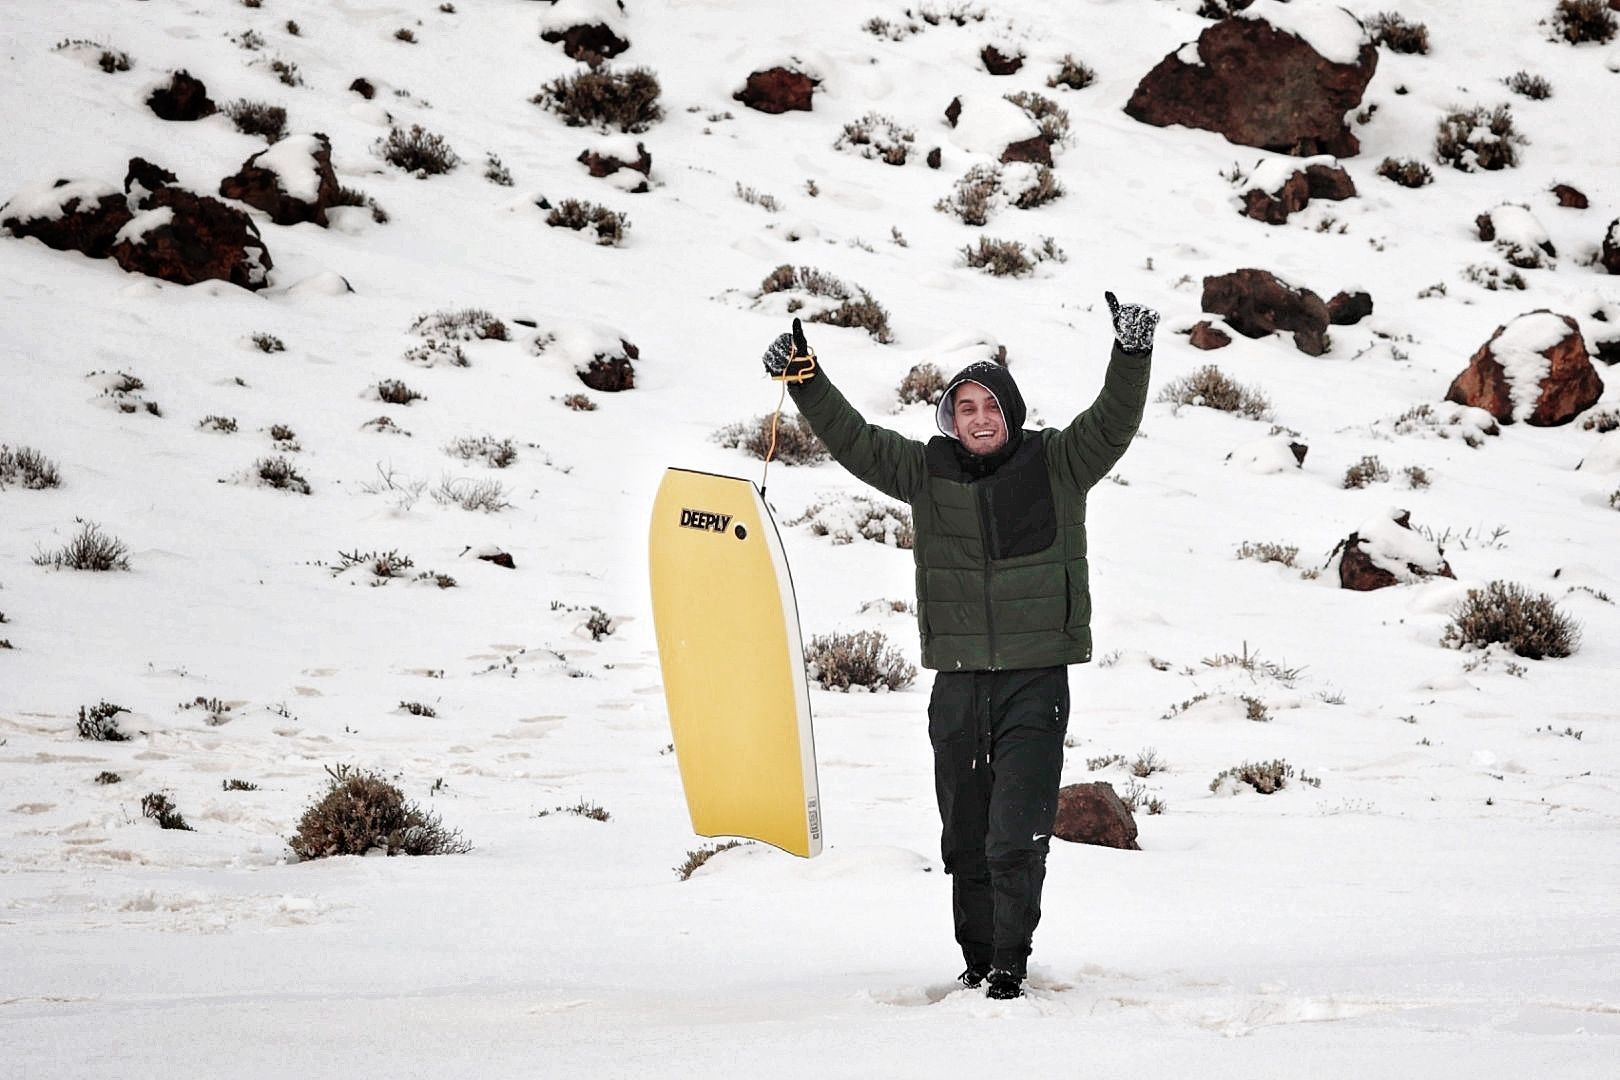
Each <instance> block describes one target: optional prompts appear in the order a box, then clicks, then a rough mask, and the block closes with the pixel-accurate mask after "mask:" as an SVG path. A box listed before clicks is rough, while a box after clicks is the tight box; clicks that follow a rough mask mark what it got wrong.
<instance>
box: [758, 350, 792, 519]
mask: <svg viewBox="0 0 1620 1080" xmlns="http://www.w3.org/2000/svg"><path fill="white" fill-rule="evenodd" d="M785 401H787V380H786V379H784V380H782V394H781V396H780V397H778V398H777V399H776V411H775V412H773V413H771V445H770V448H769V449H768V450H766V451H765V468H764V469H763V470H762V471H761V472H760V474H759V497H760V498H762V499H763V498H764V497H765V478H766V477H768V476H770V475H771V458H773V457H775V456H776V425H777V424H778V423H779V422H780V421H781V419H782V404H783V402H785Z"/></svg>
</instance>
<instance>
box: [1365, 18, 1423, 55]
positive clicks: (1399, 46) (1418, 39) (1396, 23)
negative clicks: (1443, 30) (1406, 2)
mask: <svg viewBox="0 0 1620 1080" xmlns="http://www.w3.org/2000/svg"><path fill="white" fill-rule="evenodd" d="M1367 29H1368V30H1370V31H1372V39H1373V42H1374V44H1377V45H1382V46H1384V48H1386V49H1388V50H1389V51H1390V52H1398V53H1416V54H1417V55H1419V56H1427V55H1428V53H1429V28H1428V27H1427V26H1424V25H1423V24H1422V23H1414V22H1407V21H1406V19H1405V18H1404V17H1402V16H1401V15H1400V14H1399V13H1397V12H1393V11H1385V12H1382V13H1381V14H1378V15H1374V16H1373V17H1372V18H1370V19H1368V20H1367Z"/></svg>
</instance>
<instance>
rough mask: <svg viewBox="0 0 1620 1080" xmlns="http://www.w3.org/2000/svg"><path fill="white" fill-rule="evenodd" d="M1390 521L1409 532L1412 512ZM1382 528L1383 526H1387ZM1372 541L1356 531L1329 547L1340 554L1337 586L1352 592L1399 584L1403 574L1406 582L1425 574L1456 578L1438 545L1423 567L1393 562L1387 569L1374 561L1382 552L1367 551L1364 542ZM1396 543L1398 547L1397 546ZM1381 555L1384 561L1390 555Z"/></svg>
mask: <svg viewBox="0 0 1620 1080" xmlns="http://www.w3.org/2000/svg"><path fill="white" fill-rule="evenodd" d="M1393 523H1394V524H1395V525H1396V526H1398V527H1400V528H1402V529H1405V530H1406V531H1408V532H1412V531H1413V529H1412V515H1411V514H1410V513H1408V512H1407V511H1405V510H1402V511H1399V512H1398V513H1396V514H1395V515H1394V518H1393ZM1383 527H1384V528H1387V527H1388V526H1387V525H1385V526H1383ZM1372 540H1373V538H1372V537H1364V536H1362V535H1361V533H1360V531H1359V530H1358V531H1356V532H1353V533H1351V534H1350V535H1349V536H1347V537H1345V538H1344V539H1343V540H1342V541H1340V542H1339V544H1338V546H1337V547H1335V548H1334V549H1333V554H1335V555H1339V554H1340V553H1341V552H1342V553H1343V557H1342V558H1340V560H1339V587H1340V588H1341V589H1353V590H1355V591H1356V592H1372V591H1373V590H1374V589H1387V588H1389V586H1391V585H1399V584H1400V583H1401V581H1402V580H1403V577H1402V576H1401V575H1403V574H1404V580H1407V581H1410V580H1412V579H1414V578H1425V577H1446V578H1452V579H1453V580H1455V579H1456V577H1457V575H1456V574H1454V573H1452V572H1451V564H1450V563H1448V562H1447V561H1446V560H1445V553H1444V552H1443V551H1442V550H1441V549H1440V547H1439V545H1438V544H1436V545H1435V548H1434V550H1435V562H1433V563H1431V564H1430V565H1428V566H1424V565H1421V564H1419V563H1415V562H1410V561H1405V562H1404V565H1399V564H1396V565H1395V568H1394V569H1391V568H1390V566H1389V565H1381V564H1380V562H1379V561H1378V558H1377V556H1378V555H1379V554H1384V553H1382V552H1377V551H1372V552H1370V551H1368V550H1367V545H1368V544H1369V543H1370V542H1372ZM1396 546H1397V547H1399V546H1400V545H1396ZM1397 557H1398V556H1397ZM1384 558H1385V560H1388V559H1389V558H1390V556H1389V555H1387V554H1384ZM1397 571H1400V573H1397Z"/></svg>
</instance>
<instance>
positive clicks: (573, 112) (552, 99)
mask: <svg viewBox="0 0 1620 1080" xmlns="http://www.w3.org/2000/svg"><path fill="white" fill-rule="evenodd" d="M659 93H660V87H659V85H658V76H657V75H655V74H654V73H653V71H652V69H651V68H646V67H636V68H631V69H629V70H628V71H615V70H613V69H611V68H609V67H606V66H603V67H599V68H597V69H595V70H593V71H582V72H580V73H579V74H577V75H565V76H559V77H558V78H556V79H553V80H552V81H551V82H549V83H546V84H545V86H543V87H541V89H540V92H539V93H538V94H536V95H535V96H534V97H532V98H530V99H529V100H530V101H531V102H532V103H533V104H535V105H539V106H540V107H541V108H543V109H546V110H548V111H550V112H554V113H556V114H557V115H558V116H560V117H562V120H563V123H565V124H567V125H568V126H569V127H595V128H600V129H602V130H604V131H606V130H609V129H612V128H618V129H619V130H620V131H622V132H626V133H632V134H634V133H639V132H643V131H646V130H647V129H648V128H650V127H652V125H653V124H655V123H657V122H658V121H659V120H661V119H662V118H663V115H664V110H663V108H662V107H661V106H660V105H659V104H658V95H659Z"/></svg>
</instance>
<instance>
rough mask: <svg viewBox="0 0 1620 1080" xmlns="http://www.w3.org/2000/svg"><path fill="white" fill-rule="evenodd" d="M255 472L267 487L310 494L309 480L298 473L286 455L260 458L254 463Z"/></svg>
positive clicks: (260, 481)
mask: <svg viewBox="0 0 1620 1080" xmlns="http://www.w3.org/2000/svg"><path fill="white" fill-rule="evenodd" d="M252 471H253V474H254V475H255V476H257V477H258V478H259V483H261V484H263V485H264V486H265V487H271V488H275V489H276V490H277V491H292V492H296V493H297V494H299V495H308V494H309V490H310V489H309V481H308V480H305V479H304V478H303V477H302V476H300V475H299V474H298V470H297V469H295V468H293V463H292V462H290V461H288V460H287V459H286V458H284V457H280V456H277V457H271V458H260V459H259V460H258V461H255V462H254V463H253V470H252Z"/></svg>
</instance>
